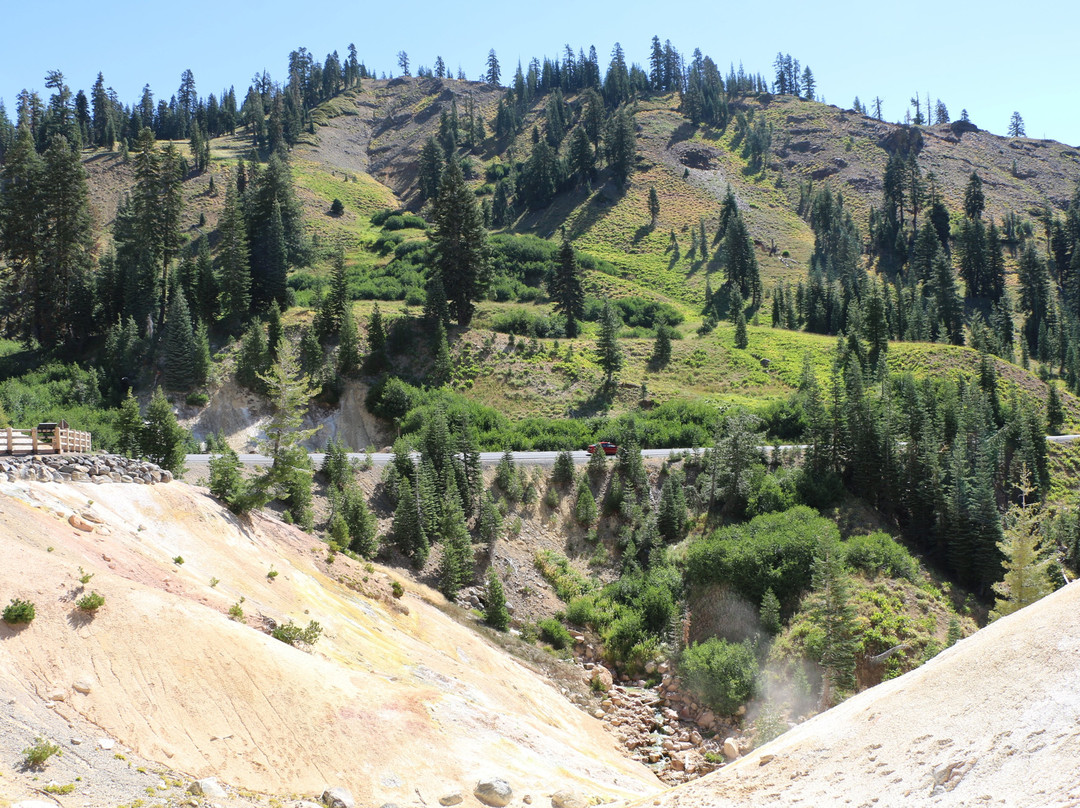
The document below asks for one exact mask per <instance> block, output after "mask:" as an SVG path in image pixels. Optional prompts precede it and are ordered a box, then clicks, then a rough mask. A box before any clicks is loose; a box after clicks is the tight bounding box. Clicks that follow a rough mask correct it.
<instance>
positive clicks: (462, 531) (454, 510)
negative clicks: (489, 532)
mask: <svg viewBox="0 0 1080 808" xmlns="http://www.w3.org/2000/svg"><path fill="white" fill-rule="evenodd" d="M442 511H443V517H442V522H441V525H440V530H439V533H440V535H441V537H442V547H443V553H442V564H441V565H440V568H439V588H440V589H441V590H442V593H443V594H444V595H446V597H447V599H448V600H451V601H452V600H453V599H454V598H456V597H457V593H458V592H460V591H461V589H462V588H463V587H465V586H467V585H468V583H469V581H470V580H471V579H472V572H473V570H472V567H473V551H472V542H471V540H470V539H469V531H468V530H467V529H466V527H465V514H464V513H462V511H461V502H460V500H459V499H458V495H457V492H456V491H449V490H448V491H447V492H446V497H445V498H444V499H443V507H442Z"/></svg>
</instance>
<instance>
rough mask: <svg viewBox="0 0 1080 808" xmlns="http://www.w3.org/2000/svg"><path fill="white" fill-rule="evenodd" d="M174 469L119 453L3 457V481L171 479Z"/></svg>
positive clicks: (144, 481) (0, 478)
mask: <svg viewBox="0 0 1080 808" xmlns="http://www.w3.org/2000/svg"><path fill="white" fill-rule="evenodd" d="M172 478H173V476H172V472H170V471H167V470H165V469H163V468H161V467H160V466H157V465H156V464H154V463H150V462H148V461H145V460H133V459H131V458H130V457H122V456H120V455H111V454H103V455H74V454H66V455H25V456H21V457H0V483H6V482H10V481H12V480H37V481H39V482H45V483H48V482H52V483H79V482H82V483H98V484H102V483H138V484H140V485H156V484H157V483H167V482H172Z"/></svg>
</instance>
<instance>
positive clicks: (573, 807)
mask: <svg viewBox="0 0 1080 808" xmlns="http://www.w3.org/2000/svg"><path fill="white" fill-rule="evenodd" d="M588 806H589V803H588V801H587V800H585V799H583V798H582V797H581V796H580V795H579V794H576V793H575V792H573V791H570V790H569V789H564V790H562V791H556V792H555V793H554V794H552V795H551V808H588Z"/></svg>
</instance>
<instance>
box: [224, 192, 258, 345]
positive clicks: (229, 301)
mask: <svg viewBox="0 0 1080 808" xmlns="http://www.w3.org/2000/svg"><path fill="white" fill-rule="evenodd" d="M218 234H219V236H220V242H219V246H218V265H219V267H220V273H221V314H222V317H223V318H224V321H225V327H226V328H227V329H228V330H230V331H233V332H234V333H235V332H236V331H237V330H238V329H239V327H240V325H241V323H243V322H244V320H246V319H247V315H248V310H249V309H250V308H251V268H250V264H249V263H248V261H249V258H248V239H247V226H246V224H245V222H244V212H243V210H242V208H241V207H240V200H239V197H238V195H237V191H236V189H235V186H234V184H233V183H231V182H230V183H229V184H228V186H227V189H226V191H225V207H224V209H223V211H222V213H221V219H220V220H219V222H218Z"/></svg>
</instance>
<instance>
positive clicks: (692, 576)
mask: <svg viewBox="0 0 1080 808" xmlns="http://www.w3.org/2000/svg"><path fill="white" fill-rule="evenodd" d="M839 538H840V532H839V530H837V528H836V525H835V524H834V523H833V522H831V521H829V520H828V519H825V518H823V517H821V516H820V515H818V513H817V512H816V511H814V510H813V509H811V508H808V507H806V506H805V505H799V506H797V507H795V508H791V509H790V510H787V511H782V512H780V513H769V514H764V515H763V516H756V517H754V518H753V519H752V520H750V522H748V523H745V524H738V525H730V526H728V527H723V528H720V529H719V530H716V531H714V532H713V533H712V534H711V535H710V536H709V537H708V538H705V539H701V540H699V541H697V542H695V543H694V544H692V545H691V546H690V548H689V550H688V552H687V558H686V569H687V577H688V579H689V581H690V582H691V583H692V584H695V585H699V586H700V585H709V584H727V585H729V586H731V587H733V588H734V589H735V591H736V592H738V593H739V594H740V595H742V596H743V597H744V598H745V599H746V600H747V601H749V602H750V603H756V604H760V603H761V602H762V599H763V598H764V597H765V592H766V590H768V589H772V591H773V593H774V594H775V595H776V597H777V598H778V599H779V600H780V604H781V606H782V607H783V608H784V609H786V610H788V612H789V613H790V610H792V609H793V608H794V607H795V604H796V602H797V601H798V599H799V597H800V596H801V595H802V593H803V592H804V591H805V590H807V589H808V588H809V587H810V568H811V565H812V564H813V561H814V556H815V554H816V553H817V551H818V548H819V547H821V546H823V545H824V544H826V543H830V542H836V541H838V540H839Z"/></svg>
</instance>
